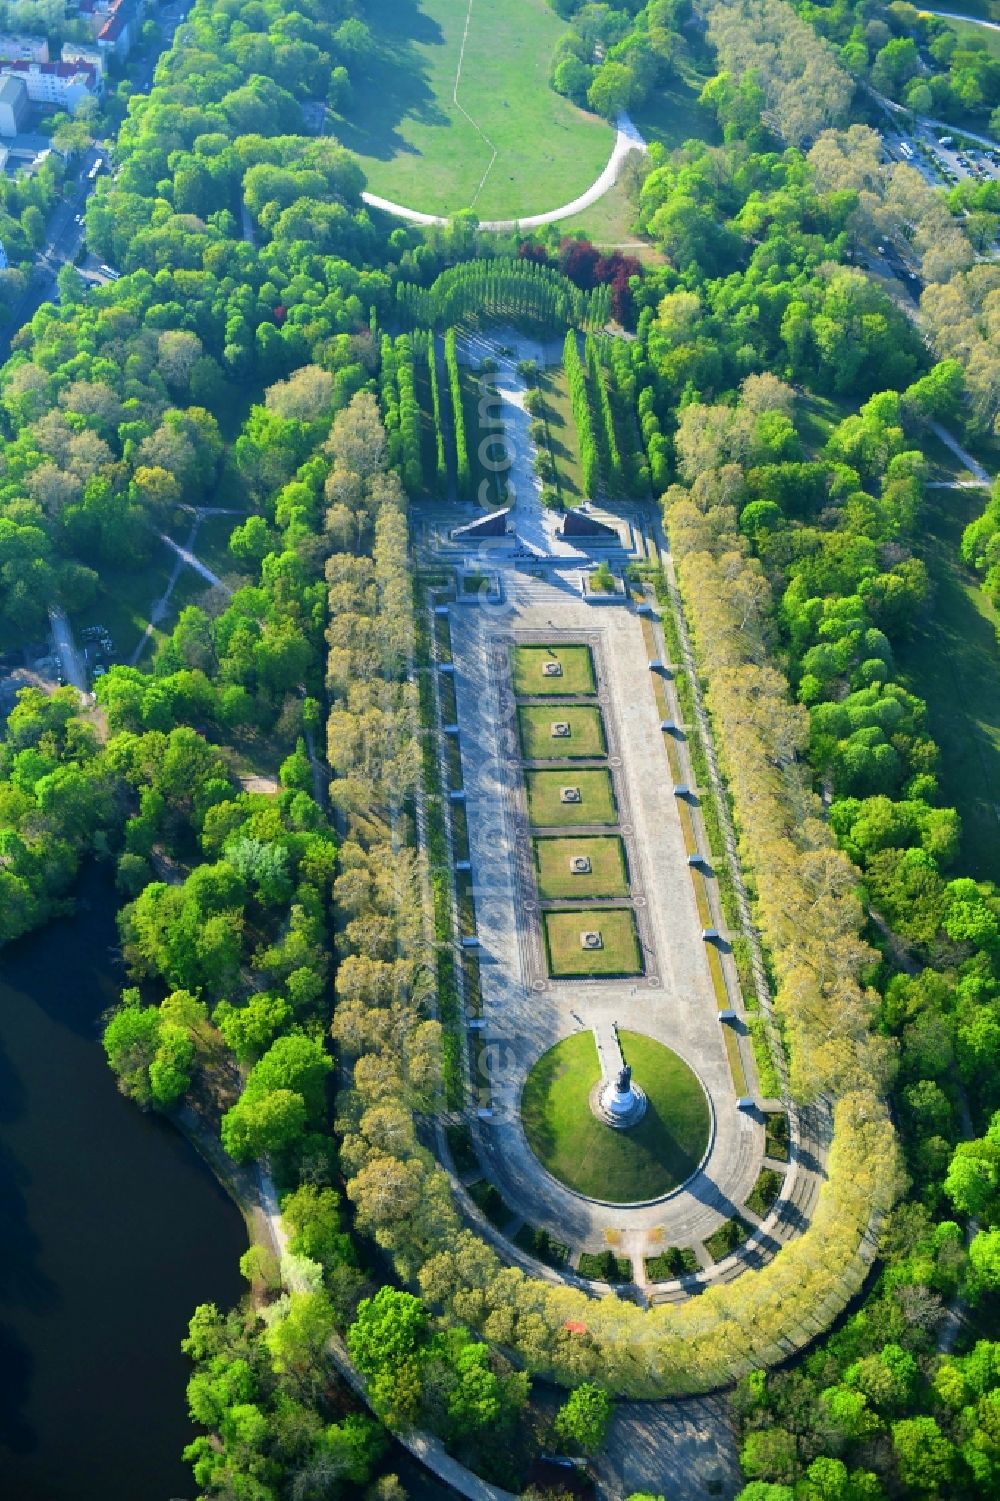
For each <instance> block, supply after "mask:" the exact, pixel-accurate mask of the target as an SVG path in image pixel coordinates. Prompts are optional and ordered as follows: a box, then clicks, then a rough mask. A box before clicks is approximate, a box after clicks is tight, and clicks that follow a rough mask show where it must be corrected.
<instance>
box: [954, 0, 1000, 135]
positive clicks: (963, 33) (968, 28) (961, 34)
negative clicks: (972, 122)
mask: <svg viewBox="0 0 1000 1501" xmlns="http://www.w3.org/2000/svg"><path fill="white" fill-rule="evenodd" d="M959 3H960V4H961V0H959ZM964 8H965V7H964V6H963V7H962V9H963V10H964ZM969 14H971V12H969ZM994 19H995V18H994ZM948 29H949V30H950V31H953V32H954V33H955V35H956V36H957V37H958V45H959V46H960V47H968V46H969V45H970V44H971V45H972V46H973V47H976V48H978V47H980V46H984V47H985V48H986V51H987V52H988V53H989V54H990V56H991V57H995V58H997V59H998V61H1000V31H994V30H993V28H992V27H991V26H977V25H976V23H975V21H949V22H948ZM978 128H979V130H980V133H982V132H983V131H985V132H986V134H987V135H990V134H991V132H990V130H989V129H988V128H987V127H986V126H984V125H980V126H979V127H978Z"/></svg>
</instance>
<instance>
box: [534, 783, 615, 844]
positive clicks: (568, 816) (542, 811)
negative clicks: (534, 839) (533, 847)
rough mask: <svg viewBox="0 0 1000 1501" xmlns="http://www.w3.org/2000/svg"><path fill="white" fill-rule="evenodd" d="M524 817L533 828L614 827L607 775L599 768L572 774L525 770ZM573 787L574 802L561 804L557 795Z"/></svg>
mask: <svg viewBox="0 0 1000 1501" xmlns="http://www.w3.org/2000/svg"><path fill="white" fill-rule="evenodd" d="M525 783H526V786H527V789H528V818H529V819H530V821H531V824H532V826H533V827H534V828H536V829H539V828H541V829H546V828H552V829H559V828H572V827H573V826H574V825H578V824H615V823H617V822H618V809H617V807H616V805H615V794H614V788H613V786H612V784H611V773H610V772H609V771H605V770H603V768H602V769H595V770H586V771H576V770H573V769H570V768H567V769H566V770H565V771H528V772H526V773H525ZM564 787H576V788H577V789H578V790H579V793H580V801H579V802H578V803H564V802H563V801H562V799H561V797H560V795H559V794H560V792H561V791H562V789H563V788H564Z"/></svg>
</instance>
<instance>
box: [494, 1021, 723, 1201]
mask: <svg viewBox="0 0 1000 1501" xmlns="http://www.w3.org/2000/svg"><path fill="white" fill-rule="evenodd" d="M620 1035H621V1044H622V1052H623V1053H624V1055H625V1061H626V1062H627V1063H630V1064H631V1065H632V1071H633V1076H634V1078H635V1081H636V1083H637V1084H639V1085H640V1086H641V1087H642V1089H643V1090H644V1092H645V1094H646V1098H647V1100H648V1101H649V1104H648V1106H647V1109H646V1114H645V1116H644V1117H643V1119H642V1120H641V1121H640V1122H639V1124H638V1125H637V1126H633V1127H632V1128H631V1130H628V1131H616V1130H615V1129H614V1128H613V1127H612V1126H606V1125H605V1124H604V1122H603V1121H600V1120H598V1119H597V1117H596V1116H595V1115H593V1114H592V1112H591V1109H590V1103H589V1100H590V1091H591V1089H592V1088H593V1086H594V1085H595V1084H596V1083H597V1081H598V1079H599V1078H600V1073H601V1070H600V1064H599V1063H598V1059H597V1047H596V1045H595V1043H594V1036H593V1033H592V1032H589V1031H588V1032H577V1033H575V1034H574V1035H573V1036H572V1037H567V1038H564V1040H563V1041H562V1042H559V1043H557V1044H556V1046H555V1047H554V1048H550V1049H549V1051H548V1052H547V1053H543V1055H542V1057H541V1058H539V1060H538V1062H537V1063H536V1064H535V1066H534V1068H533V1069H532V1070H531V1072H530V1073H529V1074H528V1077H527V1079H526V1080H525V1085H524V1091H523V1093H522V1095H521V1119H522V1122H523V1124H524V1130H525V1134H526V1135H527V1138H528V1141H529V1143H530V1145H531V1149H532V1151H533V1152H534V1153H535V1155H536V1156H537V1157H538V1158H539V1159H540V1161H541V1162H543V1163H544V1165H545V1166H546V1167H547V1168H548V1170H549V1172H550V1173H551V1174H552V1176H553V1177H554V1178H558V1179H559V1180H560V1182H562V1183H565V1184H567V1185H568V1186H569V1187H570V1188H574V1189H576V1191H577V1192H578V1193H582V1194H587V1195H589V1196H590V1197H591V1198H595V1199H609V1200H611V1201H612V1202H614V1203H619V1204H628V1203H634V1202H636V1201H637V1200H641V1199H655V1198H657V1197H658V1196H659V1195H660V1194H665V1193H669V1192H670V1191H671V1189H674V1188H676V1187H677V1186H678V1185H679V1184H681V1183H683V1182H684V1181H685V1179H687V1178H689V1177H690V1176H691V1174H692V1173H693V1172H694V1171H695V1169H696V1168H697V1167H698V1164H699V1163H700V1162H701V1159H702V1157H703V1156H704V1155H705V1149H706V1148H707V1146H708V1141H709V1133H710V1130H711V1116H710V1113H709V1108H708V1101H707V1099H706V1098H705V1091H704V1090H703V1089H702V1087H701V1084H700V1082H699V1080H698V1079H697V1077H696V1075H695V1074H694V1073H692V1071H691V1069H689V1068H688V1066H687V1064H686V1063H685V1062H684V1061H683V1059H681V1058H678V1056H677V1054H676V1053H674V1052H672V1051H671V1050H670V1048H666V1047H664V1046H663V1044H662V1043H659V1042H654V1041H653V1039H652V1038H651V1037H645V1036H643V1035H642V1033H639V1032H622V1033H621V1034H620Z"/></svg>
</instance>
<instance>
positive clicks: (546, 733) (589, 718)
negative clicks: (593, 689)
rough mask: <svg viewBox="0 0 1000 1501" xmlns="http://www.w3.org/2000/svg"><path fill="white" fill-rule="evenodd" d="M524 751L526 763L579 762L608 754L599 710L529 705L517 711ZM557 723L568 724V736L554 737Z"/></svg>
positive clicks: (551, 705)
mask: <svg viewBox="0 0 1000 1501" xmlns="http://www.w3.org/2000/svg"><path fill="white" fill-rule="evenodd" d="M517 722H518V726H519V728H520V731H521V751H522V754H523V755H524V759H525V760H526V761H562V760H569V761H577V760H580V759H582V758H584V757H587V756H603V755H604V754H605V753H606V751H607V741H606V740H605V738H604V720H603V718H602V717H601V711H600V709H594V708H590V707H581V706H578V705H576V704H568V705H567V704H529V705H527V706H523V705H522V707H521V708H520V709H518V711H517ZM554 724H568V725H569V734H568V735H554V734H553V733H552V726H553V725H554Z"/></svg>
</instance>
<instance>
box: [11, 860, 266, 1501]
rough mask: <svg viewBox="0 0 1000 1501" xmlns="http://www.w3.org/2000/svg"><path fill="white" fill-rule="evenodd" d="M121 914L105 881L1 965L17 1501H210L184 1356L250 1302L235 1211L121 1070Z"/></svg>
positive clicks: (84, 889)
mask: <svg viewBox="0 0 1000 1501" xmlns="http://www.w3.org/2000/svg"><path fill="white" fill-rule="evenodd" d="M114 911H115V901H114V894H113V892H112V890H111V889H110V886H109V885H108V884H107V883H106V881H104V879H103V878H102V877H101V876H100V875H97V874H93V873H91V874H90V875H88V876H87V877H86V879H85V880H84V882H83V883H82V886H81V889H80V901H79V906H78V911H77V913H76V915H75V916H73V917H71V918H67V919H64V920H61V921H59V922H56V923H54V924H52V925H51V926H50V927H49V928H47V929H46V930H45V931H44V932H42V933H38V934H35V935H33V936H31V937H30V938H27V939H25V940H23V941H22V942H21V943H19V944H16V945H14V946H13V947H12V948H9V949H7V950H6V951H4V953H3V954H2V955H0V1495H2V1496H3V1497H4V1498H5V1501H6V1498H8V1497H9V1498H10V1501H140V1498H141V1501H171V1498H173V1497H192V1496H194V1495H195V1494H196V1487H195V1484H194V1481H193V1479H192V1477H191V1474H190V1471H189V1470H188V1468H187V1466H186V1465H185V1464H184V1463H183V1462H182V1460H181V1457H180V1456H181V1450H182V1448H183V1447H184V1445H185V1444H186V1443H187V1442H188V1441H189V1439H190V1438H191V1436H192V1430H191V1427H190V1425H189V1423H188V1422H187V1417H186V1403H185V1398H184V1388H185V1383H186V1381H187V1376H188V1371H189V1368H188V1364H187V1361H186V1359H185V1358H184V1356H183V1355H182V1354H181V1352H180V1340H181V1339H182V1337H183V1335H184V1333H185V1330H186V1327H187V1321H188V1318H189V1317H190V1315H191V1313H192V1311H193V1309H194V1307H195V1305H196V1304H198V1303H205V1302H216V1303H218V1304H219V1305H220V1306H223V1307H225V1306H228V1305H230V1304H231V1303H233V1302H235V1301H236V1300H237V1298H238V1297H239V1296H240V1293H241V1292H242V1290H243V1288H244V1286H245V1284H244V1283H243V1281H242V1279H241V1277H240V1275H239V1270H238V1266H237V1263H238V1260H239V1257H240V1254H241V1253H242V1251H243V1250H244V1249H245V1247H246V1235H245V1231H244V1227H243V1222H242V1220H241V1218H240V1215H239V1213H238V1212H237V1210H236V1208H235V1206H234V1205H233V1204H232V1203H231V1201H230V1200H229V1199H228V1198H227V1197H226V1195H225V1194H224V1193H223V1192H222V1190H221V1189H220V1188H219V1187H218V1185H217V1184H216V1182H215V1179H214V1178H213V1177H212V1175H211V1173H210V1172H209V1170H208V1168H207V1167H205V1166H204V1165H203V1163H202V1162H201V1160H200V1158H199V1157H198V1156H197V1154H196V1153H195V1152H194V1150H193V1148H191V1147H190V1146H189V1145H188V1143H187V1142H186V1141H185V1140H184V1139H183V1138H182V1137H180V1136H179V1135H178V1134H177V1133H176V1132H175V1131H174V1130H173V1128H172V1127H171V1126H169V1125H167V1124H166V1123H165V1122H163V1121H162V1120H158V1119H157V1118H155V1117H153V1116H148V1115H143V1114H141V1113H140V1111H139V1110H137V1109H136V1107H135V1106H134V1105H132V1104H131V1103H130V1102H129V1101H128V1100H126V1099H124V1098H123V1097H122V1096H121V1095H120V1094H119V1093H118V1091H117V1089H116V1088H115V1082H114V1079H113V1077H112V1075H111V1073H110V1071H109V1069H108V1067H107V1065H106V1063H105V1061H104V1054H103V1051H102V1049H101V1046H100V1042H99V1018H100V1015H101V1013H102V1012H103V1011H104V1010H105V1009H106V1008H107V1007H108V1006H109V1005H110V1004H111V1003H112V1002H113V1001H114V1000H115V998H116V994H117V989H118V986H119V984H120V983H121V977H120V974H119V972H118V971H117V969H116V966H115V963H114V960H113V953H112V951H113V947H114V945H115V942H116V931H115V925H114Z"/></svg>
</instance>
